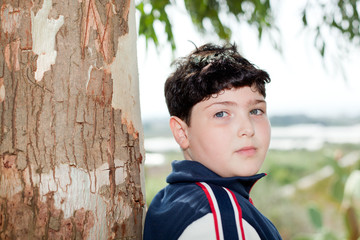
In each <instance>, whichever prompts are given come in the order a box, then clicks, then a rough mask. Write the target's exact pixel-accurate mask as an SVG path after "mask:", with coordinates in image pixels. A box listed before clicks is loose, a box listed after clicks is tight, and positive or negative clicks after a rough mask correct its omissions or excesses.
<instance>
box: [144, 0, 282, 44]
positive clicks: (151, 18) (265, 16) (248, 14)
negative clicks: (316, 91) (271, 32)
mask: <svg viewBox="0 0 360 240" xmlns="http://www.w3.org/2000/svg"><path fill="white" fill-rule="evenodd" d="M183 1H184V5H185V8H186V11H187V13H188V14H189V16H190V17H191V20H192V22H193V24H194V25H195V26H196V28H197V29H198V31H199V32H200V33H205V32H207V31H213V32H215V33H216V34H217V36H218V37H219V38H220V39H223V40H230V38H231V31H232V30H231V27H230V26H229V25H228V24H226V23H224V21H223V19H221V17H220V15H221V13H223V14H226V15H228V16H229V15H231V16H234V17H235V18H236V20H237V21H238V22H243V21H245V22H247V23H248V24H249V25H253V26H255V28H256V29H257V32H258V36H259V38H260V39H261V36H262V33H263V31H264V30H267V29H275V28H276V26H275V24H274V21H273V19H274V18H273V14H272V8H271V6H270V0H196V1H194V0H183ZM176 4H177V3H176V1H174V0H173V1H171V0H144V1H141V2H139V3H138V4H137V9H138V10H139V11H140V22H139V35H140V36H144V37H145V38H146V44H148V42H149V41H150V40H151V41H153V42H154V43H155V45H156V46H158V45H159V41H158V38H157V32H156V31H155V28H154V23H155V22H160V23H162V24H163V25H164V26H165V33H166V35H167V40H168V41H169V43H170V44H171V47H172V49H173V50H174V49H175V48H176V45H175V41H174V34H173V32H172V24H173V23H174V19H173V21H171V17H169V15H168V14H167V12H166V7H168V6H171V5H173V6H176ZM205 21H208V22H210V24H211V27H212V29H211V30H210V29H208V28H206V26H205V25H204V23H205ZM178 24H179V23H178Z"/></svg>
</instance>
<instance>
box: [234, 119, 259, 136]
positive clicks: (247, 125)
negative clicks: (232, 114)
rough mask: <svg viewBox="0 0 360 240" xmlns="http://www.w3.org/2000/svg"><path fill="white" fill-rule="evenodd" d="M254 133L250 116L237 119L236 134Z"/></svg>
mask: <svg viewBox="0 0 360 240" xmlns="http://www.w3.org/2000/svg"><path fill="white" fill-rule="evenodd" d="M254 134H255V129H254V125H253V122H252V121H251V119H250V117H243V118H241V119H240V120H239V129H238V136H239V137H243V136H247V137H252V136H253V135H254Z"/></svg>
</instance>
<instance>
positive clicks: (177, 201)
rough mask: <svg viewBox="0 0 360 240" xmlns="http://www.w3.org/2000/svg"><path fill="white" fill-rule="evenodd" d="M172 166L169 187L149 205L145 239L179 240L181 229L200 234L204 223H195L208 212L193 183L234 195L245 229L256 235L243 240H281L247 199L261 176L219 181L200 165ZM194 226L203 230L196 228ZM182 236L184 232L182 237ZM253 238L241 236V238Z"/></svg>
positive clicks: (194, 162) (176, 164)
mask: <svg viewBox="0 0 360 240" xmlns="http://www.w3.org/2000/svg"><path fill="white" fill-rule="evenodd" d="M172 167H173V172H172V173H171V174H170V175H169V176H168V177H167V182H168V183H169V185H168V186H167V187H165V188H164V189H162V190H161V191H160V192H159V193H158V194H157V195H156V196H155V197H154V199H153V201H152V202H151V204H150V206H149V209H148V212H147V215H146V219H145V228H144V239H145V240H150V239H152V240H155V239H156V240H162V239H164V240H165V239H166V240H170V239H179V237H180V236H181V235H182V234H183V233H184V231H185V230H187V231H186V233H189V232H190V233H191V231H194V230H196V231H200V230H201V229H202V228H204V224H203V225H201V224H198V225H196V224H195V223H196V222H197V221H198V222H199V223H200V222H202V223H204V222H205V221H200V220H201V219H202V218H204V220H205V216H206V215H208V214H210V215H211V213H212V212H211V208H210V205H209V201H208V198H207V196H206V194H205V193H204V191H203V190H202V189H201V187H199V186H198V185H197V184H196V183H197V182H205V183H208V184H212V185H217V186H221V187H225V188H227V189H229V190H231V191H232V192H233V193H234V195H235V197H236V200H237V201H238V203H239V205H240V207H241V211H242V219H243V222H244V223H246V224H245V225H246V226H245V227H246V228H248V229H250V230H249V231H250V232H253V234H255V235H257V237H256V238H255V237H247V238H246V239H259V238H260V239H281V237H280V235H279V233H278V231H277V229H276V228H275V226H274V225H273V224H272V223H271V222H270V221H269V220H268V219H267V218H266V217H265V216H264V215H262V214H261V213H260V212H259V211H258V210H257V209H256V208H255V207H254V205H253V204H252V202H251V199H250V197H249V193H250V190H251V188H252V187H253V185H254V184H255V182H256V181H258V180H259V179H260V178H262V177H263V176H265V174H257V175H254V176H250V177H230V178H223V177H220V176H219V175H217V174H216V173H214V172H212V171H211V170H209V169H208V168H206V167H205V166H203V165H202V164H200V163H198V162H196V161H187V160H183V161H174V162H173V163H172ZM210 215H208V216H210ZM208 219H212V218H208ZM213 223H214V221H210V224H208V226H205V227H206V228H209V229H213V228H214V227H213V226H212V225H213ZM191 224H194V227H193V228H191V227H189V226H190V225H191ZM225 225H226V224H225ZM197 226H203V227H200V228H197ZM187 228H188V229H187ZM200 232H201V231H200ZM192 234H193V233H191V234H190V235H191V236H193V235H192ZM229 234H230V235H231V233H229ZM229 234H228V236H229ZM185 235H186V234H185V233H184V234H183V238H184V236H185ZM255 235H251V234H250V233H246V234H245V236H255ZM187 236H188V235H187ZM185 238H186V237H185ZM200 239H201V238H200ZM204 239H206V236H204ZM225 239H226V237H225ZM231 239H238V238H237V237H236V238H231Z"/></svg>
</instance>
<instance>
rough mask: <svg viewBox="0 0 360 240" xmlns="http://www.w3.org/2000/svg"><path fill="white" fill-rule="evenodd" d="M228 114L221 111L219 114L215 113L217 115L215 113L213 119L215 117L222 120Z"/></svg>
mask: <svg viewBox="0 0 360 240" xmlns="http://www.w3.org/2000/svg"><path fill="white" fill-rule="evenodd" d="M228 115H229V114H228V113H227V112H224V111H221V112H217V113H215V115H214V116H215V117H217V118H223V117H226V116H228Z"/></svg>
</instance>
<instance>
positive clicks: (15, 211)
mask: <svg viewBox="0 0 360 240" xmlns="http://www.w3.org/2000/svg"><path fill="white" fill-rule="evenodd" d="M0 4H1V26H0V28H1V31H0V48H1V51H0V239H141V233H142V222H143V214H144V198H143V193H142V189H143V188H142V185H143V178H142V174H143V170H142V167H143V166H142V161H143V156H144V150H143V142H142V139H143V137H142V127H141V119H140V107H139V96H138V74H137V59H136V29H135V7H134V1H132V0H24V1H14V0H3V1H0Z"/></svg>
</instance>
